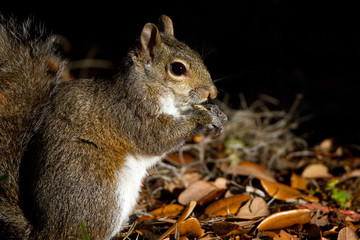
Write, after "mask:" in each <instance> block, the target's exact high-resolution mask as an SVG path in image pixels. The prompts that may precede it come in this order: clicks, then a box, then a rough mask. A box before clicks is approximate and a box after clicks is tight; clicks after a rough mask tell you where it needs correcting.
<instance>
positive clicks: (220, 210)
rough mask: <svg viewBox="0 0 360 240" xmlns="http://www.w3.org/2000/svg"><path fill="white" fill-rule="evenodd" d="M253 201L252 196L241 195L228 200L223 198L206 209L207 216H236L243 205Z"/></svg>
mask: <svg viewBox="0 0 360 240" xmlns="http://www.w3.org/2000/svg"><path fill="white" fill-rule="evenodd" d="M250 199H251V196H250V195H247V194H241V195H236V196H232V197H228V198H222V199H220V200H218V201H216V202H213V203H212V204H210V205H209V206H208V207H207V208H206V209H205V214H206V215H209V216H211V215H217V216H227V215H229V214H236V213H237V212H238V210H239V208H240V207H241V205H242V203H243V202H245V201H248V200H250Z"/></svg>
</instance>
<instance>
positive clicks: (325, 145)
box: [318, 138, 333, 152]
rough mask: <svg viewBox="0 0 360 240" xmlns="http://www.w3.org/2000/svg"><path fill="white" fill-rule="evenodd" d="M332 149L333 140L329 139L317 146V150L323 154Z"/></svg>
mask: <svg viewBox="0 0 360 240" xmlns="http://www.w3.org/2000/svg"><path fill="white" fill-rule="evenodd" d="M332 147H333V140H332V139H330V138H327V139H325V140H323V141H322V142H321V143H320V145H319V147H318V148H319V150H321V151H323V152H330V150H331V148H332Z"/></svg>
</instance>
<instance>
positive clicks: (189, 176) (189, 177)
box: [182, 172, 203, 186]
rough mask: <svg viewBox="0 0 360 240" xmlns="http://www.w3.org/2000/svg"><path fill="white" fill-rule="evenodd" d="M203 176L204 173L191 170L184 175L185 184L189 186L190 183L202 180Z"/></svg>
mask: <svg viewBox="0 0 360 240" xmlns="http://www.w3.org/2000/svg"><path fill="white" fill-rule="evenodd" d="M202 177H203V175H202V174H200V173H198V172H189V173H185V174H184V175H183V177H182V180H183V181H184V183H185V186H189V185H190V184H192V183H194V182H196V181H198V180H200V179H201V178H202Z"/></svg>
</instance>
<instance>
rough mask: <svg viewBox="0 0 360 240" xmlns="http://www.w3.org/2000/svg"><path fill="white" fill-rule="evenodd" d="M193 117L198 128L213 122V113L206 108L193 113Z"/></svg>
mask: <svg viewBox="0 0 360 240" xmlns="http://www.w3.org/2000/svg"><path fill="white" fill-rule="evenodd" d="M193 117H194V120H195V123H196V127H197V128H202V127H204V126H206V125H208V124H211V123H212V122H213V116H212V114H211V113H210V112H209V111H207V110H206V109H205V110H202V109H199V110H197V111H195V112H194V113H193Z"/></svg>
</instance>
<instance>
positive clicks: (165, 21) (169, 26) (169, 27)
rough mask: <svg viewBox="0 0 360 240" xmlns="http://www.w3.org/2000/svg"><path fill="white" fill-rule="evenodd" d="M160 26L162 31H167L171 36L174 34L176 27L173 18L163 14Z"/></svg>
mask: <svg viewBox="0 0 360 240" xmlns="http://www.w3.org/2000/svg"><path fill="white" fill-rule="evenodd" d="M158 26H159V29H160V32H162V33H165V34H167V35H170V36H174V27H173V23H172V21H171V19H170V18H169V17H168V16H166V15H164V14H162V15H161V16H160V18H159V22H158Z"/></svg>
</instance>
